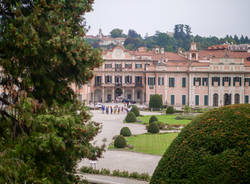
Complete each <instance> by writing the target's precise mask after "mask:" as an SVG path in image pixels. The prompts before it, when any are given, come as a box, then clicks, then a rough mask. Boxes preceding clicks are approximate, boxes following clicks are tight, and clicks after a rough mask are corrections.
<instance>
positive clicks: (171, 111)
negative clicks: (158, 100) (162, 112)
mask: <svg viewBox="0 0 250 184" xmlns="http://www.w3.org/2000/svg"><path fill="white" fill-rule="evenodd" d="M173 113H174V107H173V106H169V107H168V108H167V110H166V114H173Z"/></svg>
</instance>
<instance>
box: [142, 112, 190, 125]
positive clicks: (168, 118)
mask: <svg viewBox="0 0 250 184" xmlns="http://www.w3.org/2000/svg"><path fill="white" fill-rule="evenodd" d="M150 117H151V116H150V115H147V116H140V117H137V120H141V121H142V122H141V123H143V124H146V123H148V121H149V119H150ZM156 117H157V119H158V120H159V121H161V122H163V123H167V124H170V125H173V124H176V125H186V124H188V123H190V122H191V120H186V119H184V120H176V119H175V117H176V115H174V114H170V115H156Z"/></svg>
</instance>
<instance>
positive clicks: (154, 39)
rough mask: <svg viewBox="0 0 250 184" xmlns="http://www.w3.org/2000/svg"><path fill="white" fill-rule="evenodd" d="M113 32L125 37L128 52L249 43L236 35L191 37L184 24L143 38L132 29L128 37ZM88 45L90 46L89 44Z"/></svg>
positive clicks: (243, 37)
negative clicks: (158, 48) (169, 30)
mask: <svg viewBox="0 0 250 184" xmlns="http://www.w3.org/2000/svg"><path fill="white" fill-rule="evenodd" d="M113 31H117V32H118V33H117V35H119V36H121V35H122V36H123V37H126V40H125V42H124V46H125V48H127V49H129V50H136V49H138V48H139V47H141V46H144V47H147V48H148V49H152V48H155V47H162V48H164V49H165V50H166V51H171V52H176V51H178V49H179V48H181V49H183V50H189V48H190V44H191V42H192V41H195V42H196V43H197V48H198V49H207V47H209V46H212V45H218V44H224V43H230V44H231V43H233V44H249V43H250V40H249V38H248V37H247V36H243V35H241V36H240V37H238V36H237V35H234V36H231V35H226V36H225V37H224V38H218V37H216V36H209V37H204V36H200V35H192V30H191V26H189V25H184V24H177V25H175V26H174V29H173V33H171V32H170V33H169V32H160V31H156V33H155V34H154V35H152V36H148V35H146V36H145V37H144V38H143V37H141V35H140V34H139V33H137V32H136V31H135V30H133V29H129V31H128V35H124V34H122V30H120V31H119V29H118V30H117V29H114V30H113ZM113 31H112V32H113ZM111 36H112V35H111ZM119 36H117V37H119ZM112 37H114V36H112ZM89 43H90V44H91V42H89Z"/></svg>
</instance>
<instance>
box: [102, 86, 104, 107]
mask: <svg viewBox="0 0 250 184" xmlns="http://www.w3.org/2000/svg"><path fill="white" fill-rule="evenodd" d="M104 92H105V90H104V87H102V103H104V102H105V95H104Z"/></svg>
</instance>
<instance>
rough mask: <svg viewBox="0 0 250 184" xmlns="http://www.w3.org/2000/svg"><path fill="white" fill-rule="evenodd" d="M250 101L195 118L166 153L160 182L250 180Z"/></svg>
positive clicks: (222, 183)
mask: <svg viewBox="0 0 250 184" xmlns="http://www.w3.org/2000/svg"><path fill="white" fill-rule="evenodd" d="M249 114H250V104H241V105H230V106H225V107H221V108H216V109H213V110H211V111H209V112H206V113H204V114H202V115H201V116H198V117H196V118H194V119H193V121H192V122H191V123H190V124H189V125H187V126H186V127H185V128H184V129H183V130H182V131H181V133H180V134H179V135H178V137H177V138H176V139H175V140H174V141H173V142H172V144H171V145H170V146H169V148H168V149H167V150H166V152H165V153H164V155H163V157H162V159H161V160H160V162H159V164H158V166H157V168H156V169H155V171H154V174H153V176H152V179H151V182H150V183H151V184H158V183H169V184H176V183H188V184H189V183H190V184H191V183H192V184H193V183H194V184H198V183H204V184H206V183H220V184H228V183H229V184H231V183H237V184H243V183H249V178H250V162H249V158H250V149H249V148H250V143H249V132H250V126H249V125H250V116H249Z"/></svg>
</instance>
